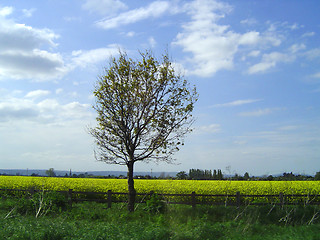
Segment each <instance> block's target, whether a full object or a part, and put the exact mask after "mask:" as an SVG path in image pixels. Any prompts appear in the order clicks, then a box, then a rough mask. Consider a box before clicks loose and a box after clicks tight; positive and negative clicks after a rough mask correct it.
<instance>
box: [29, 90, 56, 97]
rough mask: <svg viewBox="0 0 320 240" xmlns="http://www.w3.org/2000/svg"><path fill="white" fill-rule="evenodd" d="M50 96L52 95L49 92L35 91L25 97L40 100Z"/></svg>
mask: <svg viewBox="0 0 320 240" xmlns="http://www.w3.org/2000/svg"><path fill="white" fill-rule="evenodd" d="M49 94H50V91H47V90H35V91H31V92H28V93H27V94H26V96H25V97H26V98H39V97H43V96H47V95H49Z"/></svg>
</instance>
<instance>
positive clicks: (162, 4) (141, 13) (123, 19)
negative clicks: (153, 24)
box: [96, 1, 173, 29]
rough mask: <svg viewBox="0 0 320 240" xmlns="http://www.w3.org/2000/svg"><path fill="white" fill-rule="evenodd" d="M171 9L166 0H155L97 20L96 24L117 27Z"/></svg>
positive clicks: (109, 27) (103, 26) (101, 26)
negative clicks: (146, 4)
mask: <svg viewBox="0 0 320 240" xmlns="http://www.w3.org/2000/svg"><path fill="white" fill-rule="evenodd" d="M172 10H173V8H172V6H171V4H170V3H169V2H168V1H155V2H152V3H150V4H149V5H148V6H147V7H141V8H137V9H134V10H130V11H127V12H123V13H121V14H119V15H118V16H116V17H112V18H106V19H102V20H100V21H98V22H97V23H96V25H97V26H98V27H100V28H103V29H112V28H117V27H119V26H122V25H128V24H132V23H135V22H138V21H141V20H144V19H147V18H157V17H160V16H162V15H164V14H166V13H168V12H171V11H172Z"/></svg>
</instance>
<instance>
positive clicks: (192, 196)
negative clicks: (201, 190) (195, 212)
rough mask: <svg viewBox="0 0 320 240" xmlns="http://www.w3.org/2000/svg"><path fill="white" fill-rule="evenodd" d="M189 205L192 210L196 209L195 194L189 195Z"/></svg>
mask: <svg viewBox="0 0 320 240" xmlns="http://www.w3.org/2000/svg"><path fill="white" fill-rule="evenodd" d="M191 205H192V208H193V209H195V208H196V193H195V192H192V193H191Z"/></svg>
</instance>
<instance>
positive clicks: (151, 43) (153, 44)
mask: <svg viewBox="0 0 320 240" xmlns="http://www.w3.org/2000/svg"><path fill="white" fill-rule="evenodd" d="M148 42H149V45H150V46H151V48H154V47H155V46H156V45H157V41H156V40H155V39H154V37H149V39H148Z"/></svg>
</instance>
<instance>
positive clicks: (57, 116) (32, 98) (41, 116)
mask: <svg viewBox="0 0 320 240" xmlns="http://www.w3.org/2000/svg"><path fill="white" fill-rule="evenodd" d="M50 93H51V92H50V91H46V90H34V91H30V92H28V93H26V94H25V95H24V97H15V96H14V94H13V93H12V92H11V93H9V94H8V93H7V91H6V90H5V89H4V90H3V91H2V94H1V95H2V96H1V97H0V122H11V123H14V122H19V123H22V122H25V121H28V122H33V123H41V124H52V123H55V124H60V125H63V124H64V123H65V122H67V121H74V120H78V119H81V120H88V119H90V118H91V117H92V115H91V114H92V113H91V112H90V111H89V110H90V108H91V107H90V105H89V104H83V103H79V102H75V101H74V102H69V103H66V104H61V103H59V102H58V101H57V99H54V98H45V99H41V100H40V101H39V99H40V98H41V97H45V96H48V95H49V94H50Z"/></svg>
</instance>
